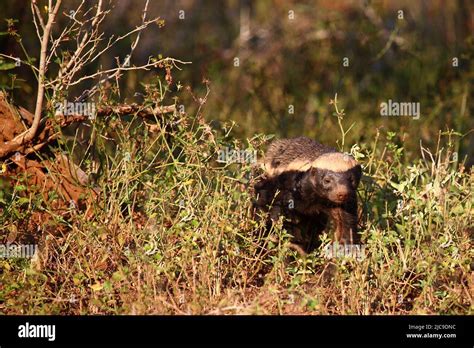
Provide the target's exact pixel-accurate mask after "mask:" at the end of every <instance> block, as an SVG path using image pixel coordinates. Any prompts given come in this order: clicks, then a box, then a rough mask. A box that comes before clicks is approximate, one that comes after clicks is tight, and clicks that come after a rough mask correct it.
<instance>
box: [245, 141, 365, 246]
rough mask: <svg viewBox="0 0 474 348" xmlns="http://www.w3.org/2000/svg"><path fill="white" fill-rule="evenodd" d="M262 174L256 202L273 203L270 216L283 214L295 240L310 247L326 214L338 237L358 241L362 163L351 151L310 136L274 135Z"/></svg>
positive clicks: (260, 205)
mask: <svg viewBox="0 0 474 348" xmlns="http://www.w3.org/2000/svg"><path fill="white" fill-rule="evenodd" d="M261 164H262V165H263V169H264V172H265V173H264V176H263V178H262V179H261V180H260V181H259V182H257V183H256V184H255V187H254V189H255V193H256V194H257V199H256V206H257V208H263V209H269V212H270V217H271V219H272V220H275V219H276V218H278V216H280V215H283V216H285V217H286V218H287V225H286V227H290V228H289V231H290V232H291V233H292V234H293V235H294V237H295V242H296V243H297V244H300V245H302V247H303V249H304V250H305V251H307V252H309V251H311V250H312V249H313V248H314V241H315V238H314V237H315V236H316V235H317V234H319V233H320V232H322V231H323V230H324V229H325V228H326V227H327V223H328V220H329V219H331V220H332V221H333V222H334V225H335V235H334V237H335V240H337V241H338V242H339V243H343V244H353V243H358V242H359V236H358V233H357V194H356V190H357V186H358V185H359V181H360V178H361V175H362V170H361V166H360V165H359V164H358V163H357V161H356V160H355V159H354V158H352V157H351V156H349V155H346V154H343V153H341V152H338V151H337V150H336V149H334V148H332V147H328V146H325V145H322V144H319V143H318V142H316V141H314V140H311V139H309V138H306V137H299V138H293V139H281V140H275V141H274V142H272V143H271V144H270V147H269V149H268V150H267V152H266V154H265V157H264V160H263V163H261Z"/></svg>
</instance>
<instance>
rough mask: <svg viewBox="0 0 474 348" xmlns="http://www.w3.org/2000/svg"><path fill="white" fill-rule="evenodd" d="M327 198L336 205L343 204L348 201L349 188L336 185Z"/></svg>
mask: <svg viewBox="0 0 474 348" xmlns="http://www.w3.org/2000/svg"><path fill="white" fill-rule="evenodd" d="M329 196H330V197H329V199H330V200H331V201H334V202H336V203H344V202H346V201H347V200H348V199H349V196H350V190H349V187H347V185H343V184H338V185H336V186H335V187H334V189H333V190H332V192H331V193H330V195H329Z"/></svg>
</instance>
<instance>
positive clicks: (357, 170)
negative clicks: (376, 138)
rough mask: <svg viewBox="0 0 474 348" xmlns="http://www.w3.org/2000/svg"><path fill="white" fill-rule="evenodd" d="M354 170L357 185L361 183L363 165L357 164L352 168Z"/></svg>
mask: <svg viewBox="0 0 474 348" xmlns="http://www.w3.org/2000/svg"><path fill="white" fill-rule="evenodd" d="M352 171H353V172H354V177H355V179H356V183H357V184H356V186H357V185H359V182H360V178H361V177H362V167H361V166H360V164H358V165H357V166H355V167H354V168H352Z"/></svg>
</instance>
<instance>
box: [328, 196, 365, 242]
mask: <svg viewBox="0 0 474 348" xmlns="http://www.w3.org/2000/svg"><path fill="white" fill-rule="evenodd" d="M329 215H330V216H331V218H332V219H333V221H334V225H335V232H334V240H335V241H337V242H338V243H341V244H358V243H359V242H360V236H359V233H357V200H356V198H355V197H354V198H353V199H351V200H350V201H349V202H347V203H346V204H344V205H342V206H338V207H334V208H331V209H330V211H329Z"/></svg>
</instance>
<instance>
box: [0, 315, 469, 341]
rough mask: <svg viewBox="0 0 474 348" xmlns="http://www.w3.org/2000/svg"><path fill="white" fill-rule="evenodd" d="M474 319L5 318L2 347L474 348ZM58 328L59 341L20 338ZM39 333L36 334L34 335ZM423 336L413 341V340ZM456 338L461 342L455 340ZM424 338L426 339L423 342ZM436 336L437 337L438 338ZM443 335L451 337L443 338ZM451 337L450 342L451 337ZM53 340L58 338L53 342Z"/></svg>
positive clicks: (1, 323) (0, 337) (0, 333)
mask: <svg viewBox="0 0 474 348" xmlns="http://www.w3.org/2000/svg"><path fill="white" fill-rule="evenodd" d="M473 318H474V317H472V316H279V317H276V316H2V317H0V347H1V348H5V347H6V348H8V347H12V346H22V347H24V346H29V345H31V346H35V347H38V346H40V345H41V346H55V345H56V346H57V345H61V346H67V345H72V344H87V346H92V345H94V344H96V345H98V346H104V345H115V346H117V345H120V344H126V345H133V346H139V345H146V344H151V345H158V346H166V345H168V346H178V345H188V346H193V347H195V346H197V345H200V344H201V345H203V344H204V345H210V344H213V345H214V344H218V345H224V346H226V345H229V344H239V345H240V344H245V345H249V344H254V345H260V346H261V345H275V344H278V345H285V346H291V347H293V346H297V345H299V344H305V346H306V347H307V346H308V345H307V344H308V343H310V344H311V345H315V344H316V343H318V344H319V345H321V344H324V345H330V346H337V345H345V346H355V345H366V344H371V345H385V344H388V345H396V346H398V345H400V344H403V345H415V346H426V347H428V346H429V347H437V346H449V347H458V346H459V347H461V346H463V347H473V343H474V335H473V332H474V320H473ZM26 323H28V327H29V328H30V329H31V325H55V331H54V333H55V337H54V341H53V340H51V341H49V340H48V338H47V337H43V338H31V337H26V338H25V337H21V338H20V337H19V332H20V325H23V327H21V328H22V329H23V334H24V333H25V332H26V328H27V326H26ZM34 332H35V331H33V334H35V333H34ZM415 334H417V335H422V337H416V338H415V337H411V338H410V337H408V336H407V335H415ZM453 334H454V335H455V337H454V336H453ZM423 335H424V336H423ZM435 335H436V336H435ZM438 335H445V336H441V337H439V336H438ZM446 335H449V336H450V337H447V336H446ZM50 338H52V337H50Z"/></svg>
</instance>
